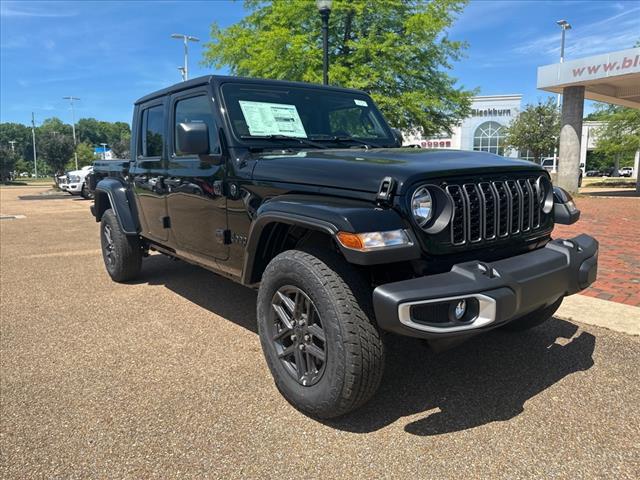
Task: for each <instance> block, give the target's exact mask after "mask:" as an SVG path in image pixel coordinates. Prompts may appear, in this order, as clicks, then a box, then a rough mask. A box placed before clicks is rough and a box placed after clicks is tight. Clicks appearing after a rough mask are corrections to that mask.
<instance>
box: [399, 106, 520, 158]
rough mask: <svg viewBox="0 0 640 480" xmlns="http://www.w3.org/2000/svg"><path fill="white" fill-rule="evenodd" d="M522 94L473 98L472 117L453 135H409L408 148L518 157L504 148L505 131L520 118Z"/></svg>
mask: <svg viewBox="0 0 640 480" xmlns="http://www.w3.org/2000/svg"><path fill="white" fill-rule="evenodd" d="M521 103H522V95H490V96H479V97H473V99H472V103H471V115H470V116H469V117H467V118H466V119H465V120H464V121H463V122H462V124H461V125H458V126H456V127H454V128H453V129H452V132H451V135H448V134H443V135H436V136H432V137H427V138H424V137H422V136H421V135H419V134H418V135H406V134H405V142H404V144H405V145H419V146H420V147H422V148H454V149H461V150H477V151H482V152H491V153H497V154H499V155H506V156H508V157H519V156H520V155H519V152H517V151H509V150H507V151H505V149H504V147H503V143H504V137H505V134H506V128H507V127H508V126H509V124H510V123H511V122H512V121H513V119H514V118H516V117H517V116H518V114H519V113H520V109H521Z"/></svg>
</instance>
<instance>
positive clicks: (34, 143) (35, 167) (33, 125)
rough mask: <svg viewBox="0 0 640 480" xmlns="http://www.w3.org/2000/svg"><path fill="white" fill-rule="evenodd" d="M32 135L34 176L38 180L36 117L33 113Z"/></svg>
mask: <svg viewBox="0 0 640 480" xmlns="http://www.w3.org/2000/svg"><path fill="white" fill-rule="evenodd" d="M31 135H32V138H33V174H34V175H35V178H38V154H37V153H36V117H35V115H34V114H33V112H31Z"/></svg>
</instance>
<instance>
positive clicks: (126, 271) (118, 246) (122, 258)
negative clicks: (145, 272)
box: [100, 209, 142, 282]
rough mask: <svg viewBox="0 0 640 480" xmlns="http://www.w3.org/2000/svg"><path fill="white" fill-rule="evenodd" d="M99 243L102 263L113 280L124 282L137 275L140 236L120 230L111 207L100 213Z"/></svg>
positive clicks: (139, 262) (139, 259)
mask: <svg viewBox="0 0 640 480" xmlns="http://www.w3.org/2000/svg"><path fill="white" fill-rule="evenodd" d="M100 243H101V246H102V258H103V260H104V265H105V267H106V268H107V272H108V273H109V275H110V276H111V278H112V279H113V280H115V281H116V282H126V281H128V280H133V279H134V278H135V277H137V276H138V273H140V269H141V268H142V246H141V245H140V238H139V237H138V236H133V235H126V234H125V233H124V232H123V231H122V229H121V228H120V224H119V223H118V219H117V218H116V214H115V213H114V212H113V210H112V209H108V210H106V211H105V212H104V214H103V215H102V220H101V222H100Z"/></svg>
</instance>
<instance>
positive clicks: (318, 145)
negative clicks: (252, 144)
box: [240, 135, 329, 149]
mask: <svg viewBox="0 0 640 480" xmlns="http://www.w3.org/2000/svg"><path fill="white" fill-rule="evenodd" d="M240 138H242V139H243V140H292V141H295V142H298V143H300V144H302V145H309V146H310V147H316V148H323V149H327V148H329V147H327V146H326V145H323V144H322V143H316V142H313V141H311V140H307V139H306V138H301V137H291V136H289V135H240Z"/></svg>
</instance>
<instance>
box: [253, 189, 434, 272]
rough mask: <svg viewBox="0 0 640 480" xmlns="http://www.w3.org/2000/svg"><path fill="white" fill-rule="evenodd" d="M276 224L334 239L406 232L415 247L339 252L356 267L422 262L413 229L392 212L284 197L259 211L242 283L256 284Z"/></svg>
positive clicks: (341, 201)
mask: <svg viewBox="0 0 640 480" xmlns="http://www.w3.org/2000/svg"><path fill="white" fill-rule="evenodd" d="M273 223H284V224H287V225H297V226H300V227H304V228H308V229H309V230H315V231H319V232H321V233H324V234H327V235H329V236H331V237H335V235H336V233H338V232H340V231H342V232H352V233H363V232H374V231H389V230H398V229H403V230H406V231H407V234H408V235H409V237H410V239H411V240H412V243H411V244H410V245H406V246H400V247H389V248H388V249H382V250H375V251H369V252H363V251H358V250H352V249H349V248H346V247H343V246H342V245H341V244H340V243H339V242H337V241H336V244H337V245H338V247H339V248H340V250H341V252H342V254H343V255H344V256H345V259H346V260H347V261H348V262H350V263H354V264H357V265H376V264H381V263H394V262H400V261H406V260H412V259H417V258H420V255H421V252H420V247H419V246H418V243H417V241H416V239H415V238H414V237H413V232H412V230H411V228H410V226H409V225H408V224H407V223H406V222H404V221H403V220H402V218H401V216H400V215H399V214H398V213H397V212H396V211H395V210H392V209H383V208H379V207H376V206H375V205H374V204H373V203H370V202H365V201H360V200H349V199H344V198H337V197H335V198H334V197H317V196H313V195H282V196H280V197H275V198H273V199H271V200H269V201H267V202H265V203H263V204H262V205H261V206H260V208H258V210H257V212H256V215H255V217H254V220H253V222H252V223H251V227H250V229H249V234H248V236H247V244H246V249H245V258H244V265H243V269H242V283H244V284H251V283H255V282H254V281H252V279H254V277H255V275H254V268H255V263H256V256H257V252H258V250H259V249H260V246H261V242H262V240H263V232H264V230H265V227H267V226H268V225H270V224H273Z"/></svg>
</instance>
